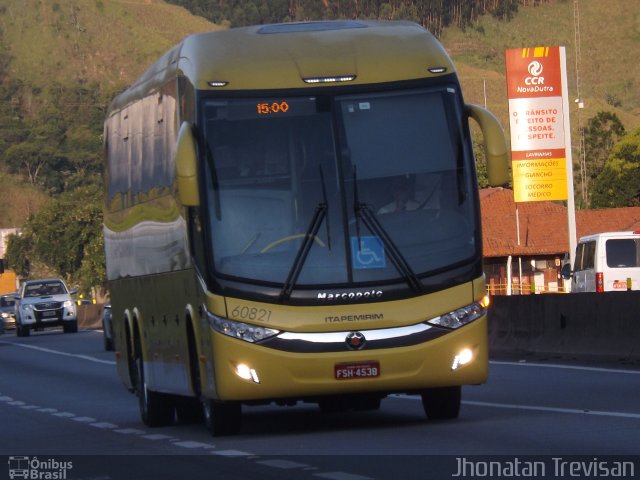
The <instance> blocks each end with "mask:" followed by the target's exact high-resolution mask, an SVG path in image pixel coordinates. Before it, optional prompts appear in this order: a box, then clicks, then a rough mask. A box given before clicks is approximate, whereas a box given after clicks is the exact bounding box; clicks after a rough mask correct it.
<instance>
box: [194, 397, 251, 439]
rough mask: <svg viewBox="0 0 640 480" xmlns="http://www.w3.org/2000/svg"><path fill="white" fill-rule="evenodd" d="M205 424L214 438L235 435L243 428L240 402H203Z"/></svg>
mask: <svg viewBox="0 0 640 480" xmlns="http://www.w3.org/2000/svg"><path fill="white" fill-rule="evenodd" d="M202 412H203V415H204V423H205V425H206V427H207V430H209V433H211V435H213V436H214V437H220V436H224V435H233V434H235V433H238V432H239V431H240V428H241V427H242V405H241V404H240V403H239V402H219V401H217V400H211V399H208V398H205V399H203V400H202Z"/></svg>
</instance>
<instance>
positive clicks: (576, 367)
mask: <svg viewBox="0 0 640 480" xmlns="http://www.w3.org/2000/svg"><path fill="white" fill-rule="evenodd" d="M489 364H490V365H509V366H517V367H542V368H558V369H562V370H583V371H586V372H602V373H626V374H629V375H640V370H625V369H622V368H604V367H582V366H579V365H561V364H558V363H530V362H503V361H498V360H491V361H490V362H489Z"/></svg>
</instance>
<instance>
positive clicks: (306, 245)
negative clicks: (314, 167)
mask: <svg viewBox="0 0 640 480" xmlns="http://www.w3.org/2000/svg"><path fill="white" fill-rule="evenodd" d="M318 168H319V170H320V183H321V186H322V202H320V203H318V205H317V206H316V211H315V212H314V213H313V217H312V218H311V222H310V223H309V227H308V228H307V231H306V232H305V233H304V241H303V242H302V245H300V248H299V249H298V252H297V253H296V258H295V260H294V261H293V264H292V265H291V268H290V269H289V274H288V275H287V280H286V281H285V282H284V285H283V286H282V290H281V291H280V296H279V300H280V301H281V302H282V301H283V300H287V299H288V298H289V297H290V296H291V292H292V291H293V287H295V285H296V282H297V281H298V277H299V276H300V272H301V270H302V267H303V265H304V262H305V260H306V259H307V256H308V255H309V250H311V245H313V241H314V240H315V239H316V238H317V235H318V231H319V230H320V226H321V225H322V222H323V221H324V220H325V218H327V217H328V215H329V209H328V207H327V205H328V204H329V202H328V201H327V189H326V187H325V184H324V172H323V171H322V165H318ZM327 248H328V249H329V250H331V232H330V230H329V220H328V219H327Z"/></svg>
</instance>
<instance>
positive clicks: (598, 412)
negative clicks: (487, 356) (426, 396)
mask: <svg viewBox="0 0 640 480" xmlns="http://www.w3.org/2000/svg"><path fill="white" fill-rule="evenodd" d="M389 398H400V399H408V400H418V401H422V399H421V398H420V397H417V396H414V395H401V394H397V395H390V396H389ZM460 403H462V404H463V405H471V406H474V407H490V408H506V409H510V410H529V411H537V412H551V413H571V414H573V415H594V416H598V417H618V418H634V419H635V418H638V419H640V413H633V412H607V411H603V410H590V409H588V408H562V407H544V406H538V405H517V404H513V403H497V402H477V401H475V400H463V401H462V402H460Z"/></svg>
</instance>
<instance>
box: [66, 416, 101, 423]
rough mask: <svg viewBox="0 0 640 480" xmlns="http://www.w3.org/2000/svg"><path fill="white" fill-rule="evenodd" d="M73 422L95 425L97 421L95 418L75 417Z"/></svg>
mask: <svg viewBox="0 0 640 480" xmlns="http://www.w3.org/2000/svg"><path fill="white" fill-rule="evenodd" d="M72 420H73V421H75V422H81V423H93V422H95V421H96V419H95V418H93V417H75V418H73V419H72Z"/></svg>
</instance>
